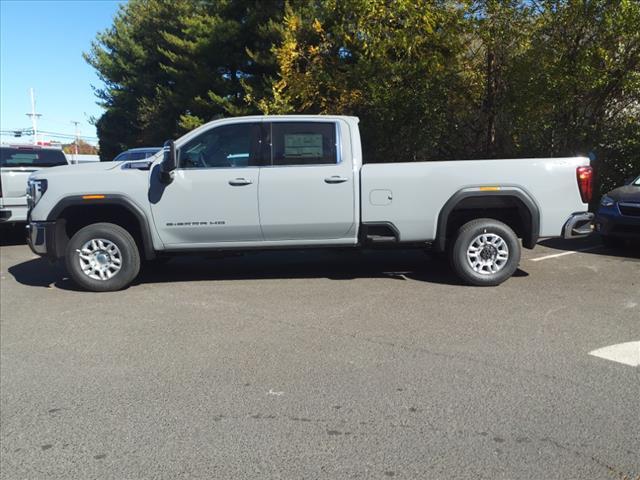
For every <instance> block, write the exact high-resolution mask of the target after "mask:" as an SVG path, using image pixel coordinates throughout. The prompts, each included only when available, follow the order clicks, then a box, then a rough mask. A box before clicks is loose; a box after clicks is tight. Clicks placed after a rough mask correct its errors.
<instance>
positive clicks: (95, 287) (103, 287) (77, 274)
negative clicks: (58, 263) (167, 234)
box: [65, 223, 140, 292]
mask: <svg viewBox="0 0 640 480" xmlns="http://www.w3.org/2000/svg"><path fill="white" fill-rule="evenodd" d="M65 263H66V266H67V271H68V272H69V275H70V276H71V278H72V279H73V280H74V281H75V282H76V283H77V284H78V285H80V286H81V287H83V288H85V289H87V290H91V291H93V292H111V291H115V290H121V289H122V288H125V287H127V286H128V285H129V284H130V283H131V282H132V281H133V279H134V278H136V276H137V275H138V272H139V271H140V252H139V251H138V247H137V245H136V242H135V240H134V239H133V237H132V236H131V234H129V232H127V231H126V230H125V229H124V228H122V227H120V226H119V225H115V224H113V223H94V224H92V225H88V226H86V227H84V228H82V229H80V230H78V231H77V232H76V234H75V235H73V237H72V238H71V240H69V243H68V244H67V249H66V257H65Z"/></svg>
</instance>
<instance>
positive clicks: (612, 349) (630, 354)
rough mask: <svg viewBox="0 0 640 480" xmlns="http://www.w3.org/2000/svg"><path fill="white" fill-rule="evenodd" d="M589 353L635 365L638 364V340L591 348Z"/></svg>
mask: <svg viewBox="0 0 640 480" xmlns="http://www.w3.org/2000/svg"><path fill="white" fill-rule="evenodd" d="M589 355H593V356H594V357H599V358H604V359H605V360H611V361H612V362H618V363H623V364H625V365H630V366H632V367H637V366H638V365H640V342H626V343H618V344H616V345H609V346H608V347H602V348H598V349H597V350H593V351H591V352H589Z"/></svg>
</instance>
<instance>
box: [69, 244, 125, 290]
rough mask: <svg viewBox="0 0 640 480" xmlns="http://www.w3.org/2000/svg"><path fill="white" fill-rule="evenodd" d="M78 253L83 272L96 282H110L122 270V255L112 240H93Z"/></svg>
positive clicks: (78, 250)
mask: <svg viewBox="0 0 640 480" xmlns="http://www.w3.org/2000/svg"><path fill="white" fill-rule="evenodd" d="M76 252H78V261H79V262H80V268H81V269H82V272H83V273H84V274H85V275H86V276H87V277H89V278H93V279H94V280H103V281H104V280H109V279H110V278H113V277H114V276H115V275H116V274H117V273H118V272H119V271H120V269H121V268H122V253H120V249H119V248H118V246H117V245H116V244H115V243H113V242H112V241H110V240H105V239H104V238H93V239H91V240H89V241H88V242H85V244H84V245H82V248H79V249H77V250H76Z"/></svg>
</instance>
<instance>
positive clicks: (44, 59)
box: [0, 0, 122, 144]
mask: <svg viewBox="0 0 640 480" xmlns="http://www.w3.org/2000/svg"><path fill="white" fill-rule="evenodd" d="M120 3H122V2H121V1H116V0H66V1H63V0H0V130H2V131H5V130H14V129H22V128H30V127H31V120H30V119H29V117H27V115H26V113H27V112H30V111H31V100H30V96H29V89H30V88H33V89H34V92H35V97H36V112H37V113H40V114H42V117H40V119H39V121H38V130H44V131H48V132H56V133H63V134H68V135H73V134H74V132H75V128H76V127H75V126H74V125H73V124H72V123H71V122H72V121H78V122H80V124H79V125H78V128H79V130H80V135H81V136H82V137H83V138H84V139H85V140H87V141H89V142H90V143H93V144H95V143H96V142H97V138H96V129H95V127H94V126H93V125H91V123H90V121H91V117H100V115H101V114H102V108H101V107H100V106H98V105H97V104H96V101H97V97H96V96H95V94H94V92H93V89H92V86H93V87H98V88H99V87H101V86H102V82H101V81H100V79H99V78H98V76H97V75H96V72H95V70H94V69H93V67H91V66H90V65H89V64H88V63H87V62H85V61H84V59H83V58H82V52H87V51H89V49H90V48H91V42H92V40H94V39H95V36H96V34H97V33H98V32H99V31H102V30H105V29H106V28H108V27H109V26H110V25H111V23H112V20H113V17H114V16H115V14H116V12H117V11H118V6H119V4H120ZM85 137H86V138H85ZM32 139H33V137H22V138H14V137H13V136H9V135H5V134H3V135H2V137H1V139H0V140H1V141H2V142H6V143H20V142H24V141H30V140H32ZM41 139H42V140H45V141H46V140H58V141H63V142H69V141H71V140H72V138H69V139H64V138H54V137H52V136H49V135H43V136H42V138H41Z"/></svg>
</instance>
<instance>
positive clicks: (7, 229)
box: [0, 225, 27, 247]
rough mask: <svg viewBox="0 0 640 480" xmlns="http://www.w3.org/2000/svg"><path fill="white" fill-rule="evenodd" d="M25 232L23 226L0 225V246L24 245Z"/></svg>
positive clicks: (25, 241) (25, 240) (25, 239)
mask: <svg viewBox="0 0 640 480" xmlns="http://www.w3.org/2000/svg"><path fill="white" fill-rule="evenodd" d="M26 243H27V232H26V230H25V227H24V225H0V246H2V247H10V246H13V245H26Z"/></svg>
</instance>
